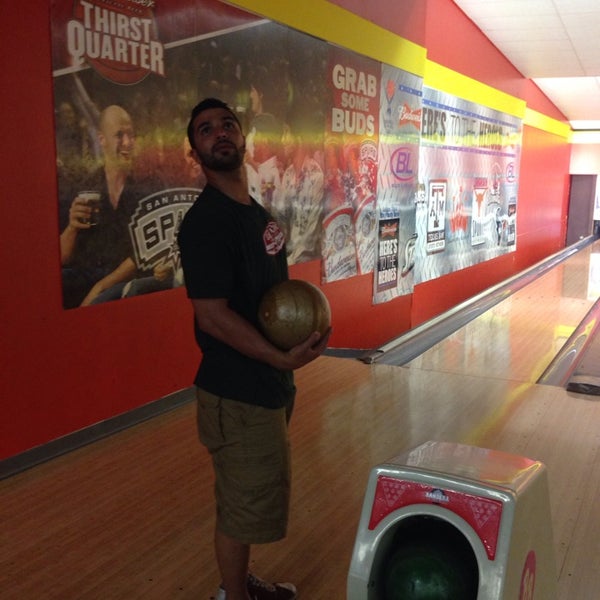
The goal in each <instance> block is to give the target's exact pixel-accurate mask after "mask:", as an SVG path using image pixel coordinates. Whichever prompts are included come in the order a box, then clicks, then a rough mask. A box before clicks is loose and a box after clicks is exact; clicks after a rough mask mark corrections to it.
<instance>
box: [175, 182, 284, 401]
mask: <svg viewBox="0 0 600 600" xmlns="http://www.w3.org/2000/svg"><path fill="white" fill-rule="evenodd" d="M178 243H179V248H180V251H181V262H182V266H183V272H184V277H185V284H186V288H187V293H188V296H189V297H190V298H192V299H194V298H197V299H199V298H226V299H227V301H228V305H229V307H230V308H231V309H232V310H234V311H236V312H237V313H239V314H240V315H241V316H242V317H244V318H245V319H246V320H247V321H249V322H250V323H252V324H253V325H254V326H255V327H257V328H258V327H259V325H258V306H259V303H260V300H261V298H262V297H263V295H264V293H265V292H266V291H267V290H268V289H269V288H271V287H272V286H273V285H275V284H276V283H279V282H280V281H284V280H286V279H287V278H288V271H287V260H286V251H285V244H284V236H283V232H282V231H281V230H280V228H279V226H278V225H277V223H276V222H275V221H274V219H273V218H272V217H271V215H270V214H269V213H268V212H267V211H266V210H265V209H264V208H263V207H262V206H260V205H259V204H258V203H257V202H255V201H254V200H252V202H251V204H250V205H245V204H241V203H239V202H236V201H235V200H233V199H232V198H229V197H228V196H226V195H225V194H223V193H221V192H220V191H218V190H217V189H215V188H214V187H211V186H210V185H207V186H206V188H205V189H204V191H203V192H202V193H201V194H200V195H199V196H198V198H197V199H196V202H195V203H194V204H193V206H192V207H191V208H190V209H189V210H188V212H187V213H186V216H185V218H184V220H183V222H182V224H181V227H180V229H179V235H178ZM195 334H196V341H197V342H198V345H199V346H200V348H201V350H202V355H203V358H202V361H201V363H200V367H199V369H198V372H197V374H196V378H195V380H194V382H195V384H196V385H197V386H198V387H201V388H203V389H205V390H206V391H208V392H211V393H213V394H217V395H219V396H223V397H225V398H229V399H232V400H238V401H241V402H246V403H249V404H255V405H259V406H264V407H267V408H281V407H283V406H287V405H289V404H290V403H291V402H292V400H293V398H294V394H295V387H294V380H293V373H292V372H291V371H280V370H278V369H275V368H273V367H271V366H270V365H267V364H266V363H263V362H260V361H257V360H254V359H251V358H249V357H247V356H245V355H243V354H241V353H239V352H238V351H237V350H234V349H233V348H232V347H231V346H228V345H227V344H224V343H223V342H220V341H219V340H217V339H215V338H214V337H212V336H210V335H208V334H207V333H206V332H204V331H201V330H200V329H199V328H198V325H197V323H195Z"/></svg>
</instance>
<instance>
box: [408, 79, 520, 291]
mask: <svg viewBox="0 0 600 600" xmlns="http://www.w3.org/2000/svg"><path fill="white" fill-rule="evenodd" d="M423 92H424V93H423V117H422V125H421V150H420V157H419V188H420V189H421V190H423V193H422V194H420V195H418V201H417V209H416V223H417V234H418V239H417V245H416V250H415V254H416V257H415V260H416V267H415V282H416V283H419V282H422V281H428V280H430V279H434V278H436V277H440V276H442V275H445V274H447V273H451V272H453V271H457V270H459V269H464V268H466V267H470V266H472V265H475V264H478V263H480V262H483V261H486V260H490V259H492V258H495V257H497V256H500V255H502V254H505V253H507V252H512V251H514V250H515V244H516V230H515V226H516V213H517V189H518V180H519V162H520V149H521V136H522V123H521V120H520V119H518V118H517V117H514V116H512V115H508V114H505V113H501V112H499V111H496V110H493V109H491V108H488V107H485V106H481V105H478V104H475V103H473V102H468V101H466V100H463V99H461V98H457V97H455V96H452V95H450V94H446V93H443V92H440V91H438V90H434V89H431V88H428V87H425V88H424V89H423Z"/></svg>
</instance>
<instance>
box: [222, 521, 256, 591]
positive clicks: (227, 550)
mask: <svg viewBox="0 0 600 600" xmlns="http://www.w3.org/2000/svg"><path fill="white" fill-rule="evenodd" d="M215 552H216V555H217V563H218V565H219V571H220V572H221V578H222V580H223V581H222V583H221V586H222V587H223V589H224V590H225V591H226V592H227V600H248V598H250V596H248V588H247V580H248V562H249V560H250V546H249V545H248V544H242V543H241V542H238V541H237V540H235V539H233V538H231V537H229V536H228V535H225V534H224V533H221V532H220V531H218V530H217V531H215Z"/></svg>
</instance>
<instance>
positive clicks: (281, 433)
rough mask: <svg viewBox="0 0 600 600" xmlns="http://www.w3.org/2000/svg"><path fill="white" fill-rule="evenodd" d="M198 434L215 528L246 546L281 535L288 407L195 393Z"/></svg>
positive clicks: (285, 516)
mask: <svg viewBox="0 0 600 600" xmlns="http://www.w3.org/2000/svg"><path fill="white" fill-rule="evenodd" d="M197 398H198V433H199V436H200V441H201V442H202V443H203V444H204V445H205V446H206V448H207V449H208V451H209V452H210V454H211V456H212V460H213V466H214V471H215V497H216V502H217V529H218V531H220V532H221V533H224V534H225V535H227V536H229V537H232V538H234V539H235V540H238V541H239V542H242V543H245V544H263V543H268V542H274V541H277V540H280V539H282V538H283V537H285V534H286V530H287V522H288V512H289V501H290V483H291V481H290V479H291V473H290V446H289V439H288V430H287V420H286V409H285V408H281V409H275V410H274V409H268V408H263V407H260V406H254V405H252V404H246V403H244V402H237V401H235V400H229V399H227V398H221V397H219V396H215V395H214V394H211V393H209V392H206V391H204V390H202V389H197Z"/></svg>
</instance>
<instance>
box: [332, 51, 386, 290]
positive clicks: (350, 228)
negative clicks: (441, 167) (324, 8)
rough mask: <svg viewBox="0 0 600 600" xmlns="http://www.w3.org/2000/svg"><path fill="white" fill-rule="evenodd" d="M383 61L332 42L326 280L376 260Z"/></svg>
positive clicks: (368, 266)
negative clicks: (380, 79)
mask: <svg viewBox="0 0 600 600" xmlns="http://www.w3.org/2000/svg"><path fill="white" fill-rule="evenodd" d="M380 71H381V65H380V63H377V62H375V61H373V60H370V59H368V58H365V57H362V56H359V55H357V54H353V53H351V52H348V51H344V50H342V49H341V48H336V47H333V46H332V47H331V48H330V53H329V60H328V65H327V81H328V82H329V86H330V98H331V101H330V106H329V109H328V114H327V122H326V132H325V146H324V160H325V179H326V183H325V216H324V230H323V235H324V237H323V281H325V282H329V281H337V280H339V279H345V278H347V277H352V276H355V275H358V274H363V273H370V272H372V271H373V267H374V264H375V244H376V236H377V230H376V226H375V221H376V219H375V199H376V193H377V167H378V156H377V142H378V128H379V77H380Z"/></svg>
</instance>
